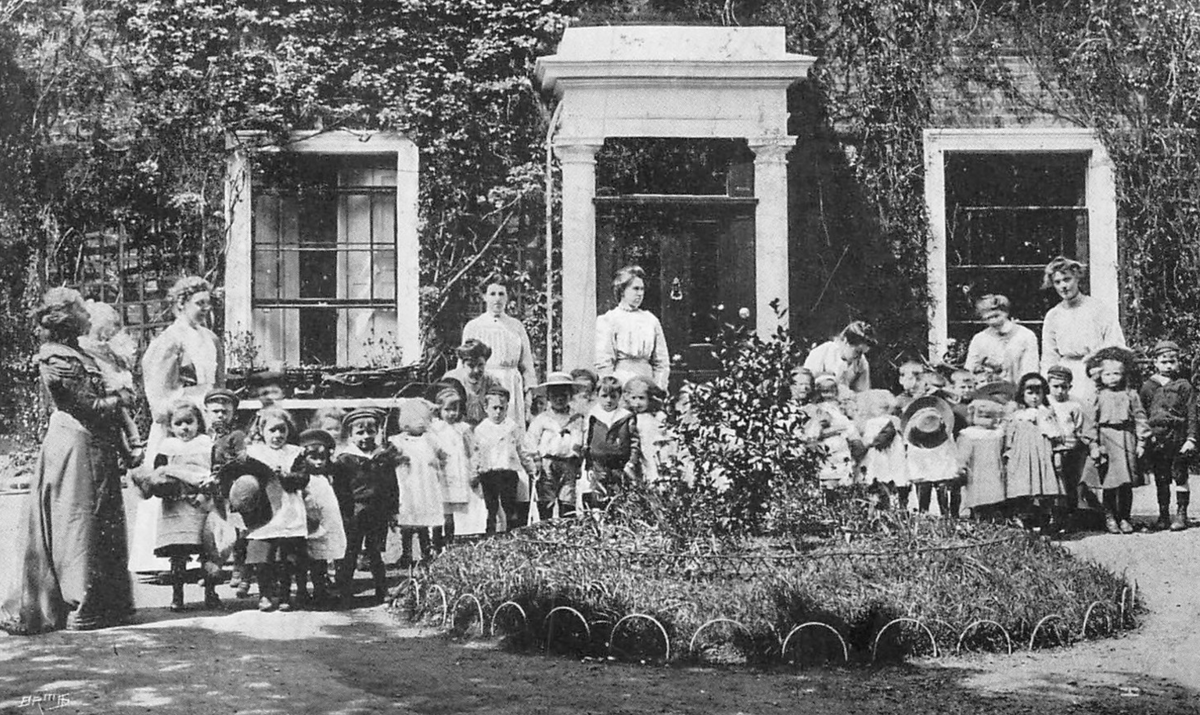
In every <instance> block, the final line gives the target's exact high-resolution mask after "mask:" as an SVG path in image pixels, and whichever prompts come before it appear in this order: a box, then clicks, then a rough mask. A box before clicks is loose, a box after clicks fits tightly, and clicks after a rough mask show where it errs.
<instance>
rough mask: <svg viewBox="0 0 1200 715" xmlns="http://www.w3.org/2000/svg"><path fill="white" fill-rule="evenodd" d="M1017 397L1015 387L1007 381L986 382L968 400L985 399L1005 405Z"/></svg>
mask: <svg viewBox="0 0 1200 715" xmlns="http://www.w3.org/2000/svg"><path fill="white" fill-rule="evenodd" d="M1016 397H1017V386H1016V385H1015V384H1013V383H1011V382H1009V381H1008V380H997V381H995V382H988V383H984V384H982V385H980V386H979V387H976V388H975V392H972V393H971V395H970V397H969V399H970V400H974V399H987V400H991V401H993V402H999V403H1000V404H1002V405H1006V404H1008V403H1009V402H1012V401H1013V400H1014V399H1016Z"/></svg>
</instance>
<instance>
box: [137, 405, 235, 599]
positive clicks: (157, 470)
mask: <svg viewBox="0 0 1200 715" xmlns="http://www.w3.org/2000/svg"><path fill="white" fill-rule="evenodd" d="M166 419H167V433H168V434H169V435H170V436H168V437H167V438H165V439H164V440H162V442H161V444H160V446H159V450H158V454H157V456H156V457H155V464H154V472H153V476H152V477H151V481H152V482H153V484H154V485H153V486H151V487H150V489H151V491H152V492H153V493H154V495H155V496H160V497H162V511H161V512H160V513H159V517H158V531H157V541H156V543H155V548H154V555H155V556H161V557H166V558H168V559H170V562H171V610H172V611H182V610H183V608H184V599H183V586H184V582H185V577H186V571H187V563H188V560H189V559H190V558H191V556H192V555H193V554H203V552H204V549H203V545H204V526H205V522H206V521H207V520H208V514H209V512H210V511H212V509H213V500H212V498H211V494H212V493H213V492H214V491H215V486H216V480H214V479H213V477H212V447H213V441H212V438H211V437H209V436H208V435H206V434H204V415H203V414H202V413H201V411H200V408H199V407H197V406H196V404H195V403H194V402H191V401H190V400H178V401H176V402H174V403H173V404H172V405H171V407H170V409H169V410H168V411H167V414H166ZM204 605H205V606H206V607H208V608H216V607H218V606H220V605H221V601H220V599H219V598H217V594H216V579H215V578H214V577H213V575H212V574H211V573H210V572H209V571H206V572H205V579H204Z"/></svg>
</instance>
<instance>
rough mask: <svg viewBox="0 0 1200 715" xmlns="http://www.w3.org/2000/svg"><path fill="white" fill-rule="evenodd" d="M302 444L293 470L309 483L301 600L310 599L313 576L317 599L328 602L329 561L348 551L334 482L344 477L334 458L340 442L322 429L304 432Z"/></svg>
mask: <svg viewBox="0 0 1200 715" xmlns="http://www.w3.org/2000/svg"><path fill="white" fill-rule="evenodd" d="M300 448H301V449H303V450H304V452H303V454H301V455H300V456H299V457H297V458H296V462H295V463H294V464H293V465H292V472H294V473H302V474H305V475H306V476H307V477H308V484H307V485H305V487H304V508H305V511H306V514H307V517H308V537H307V539H306V541H307V544H306V546H307V556H308V572H307V574H306V573H303V572H301V573H300V574H299V575H298V578H297V580H296V596H297V600H298V601H301V602H303V601H305V600H307V596H308V588H307V583H306V582H307V580H308V579H309V578H311V579H312V586H313V590H312V597H313V602H315V603H316V604H317V605H318V606H325V605H329V603H330V602H331V594H330V589H329V565H330V564H332V563H337V562H338V561H339V560H341V559H342V558H343V557H345V555H346V527H345V524H344V523H343V521H342V512H341V508H340V506H339V504H338V498H337V493H336V492H335V491H334V486H333V485H334V483H335V482H339V481H341V480H342V479H343V477H342V476H341V475H340V474H339V472H340V471H341V467H340V466H339V465H338V464H336V463H335V462H334V461H333V454H334V450H335V449H336V448H337V444H336V443H335V442H334V440H333V437H331V436H330V435H329V433H328V432H326V431H325V430H322V429H310V430H305V431H304V432H301V433H300Z"/></svg>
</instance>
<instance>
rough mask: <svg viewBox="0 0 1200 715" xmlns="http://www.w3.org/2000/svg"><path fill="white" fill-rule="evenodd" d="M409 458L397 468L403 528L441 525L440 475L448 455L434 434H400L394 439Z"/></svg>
mask: <svg viewBox="0 0 1200 715" xmlns="http://www.w3.org/2000/svg"><path fill="white" fill-rule="evenodd" d="M390 442H391V443H392V444H393V445H395V447H396V449H397V450H399V451H400V454H401V455H402V456H403V457H405V459H402V460H401V463H400V464H399V465H397V467H396V482H397V484H398V485H399V487H400V511H399V512H398V513H397V514H396V521H397V522H399V524H400V526H401V527H416V528H420V527H433V526H441V525H442V522H443V519H444V512H443V511H442V487H441V480H440V479H439V474H438V473H439V472H440V471H442V470H443V469H445V452H443V451H442V450H441V448H439V447H438V443H437V440H436V438H435V437H434V436H433V435H432V434H430V433H428V432H427V433H425V434H422V435H410V434H404V433H401V434H398V435H396V436H394V437H392V438H391V440H390Z"/></svg>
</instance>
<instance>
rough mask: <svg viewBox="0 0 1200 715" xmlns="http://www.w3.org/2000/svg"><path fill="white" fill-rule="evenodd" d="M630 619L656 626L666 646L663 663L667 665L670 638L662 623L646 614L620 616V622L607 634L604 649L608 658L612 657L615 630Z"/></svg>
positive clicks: (669, 658)
mask: <svg viewBox="0 0 1200 715" xmlns="http://www.w3.org/2000/svg"><path fill="white" fill-rule="evenodd" d="M632 618H645V619H646V620H648V621H650V622H651V623H653V624H654V625H656V626H658V630H659V632H660V633H662V637H663V643H664V644H665V645H666V653H665V654H664V655H663V662H666V663H669V662H670V661H671V636H669V635H667V629H666V628H664V627H663V624H662V623H659V621H658V619H657V618H655V617H654V616H651V615H649V614H647V613H630V614H629V615H626V616H622V617H621V618H620V620H618V621H617V622H616V623H614V624H613V627H612V630H611V631H609V632H608V644H607V645H606V646H605V648H604V649H605V650H606V651H607V652H608V654H609V655H610V656H611V655H612V644H613V640H615V638H616V635H617V630H618V629H620V627H621V624H622V623H624V622H625V621H628V620H630V619H632Z"/></svg>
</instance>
